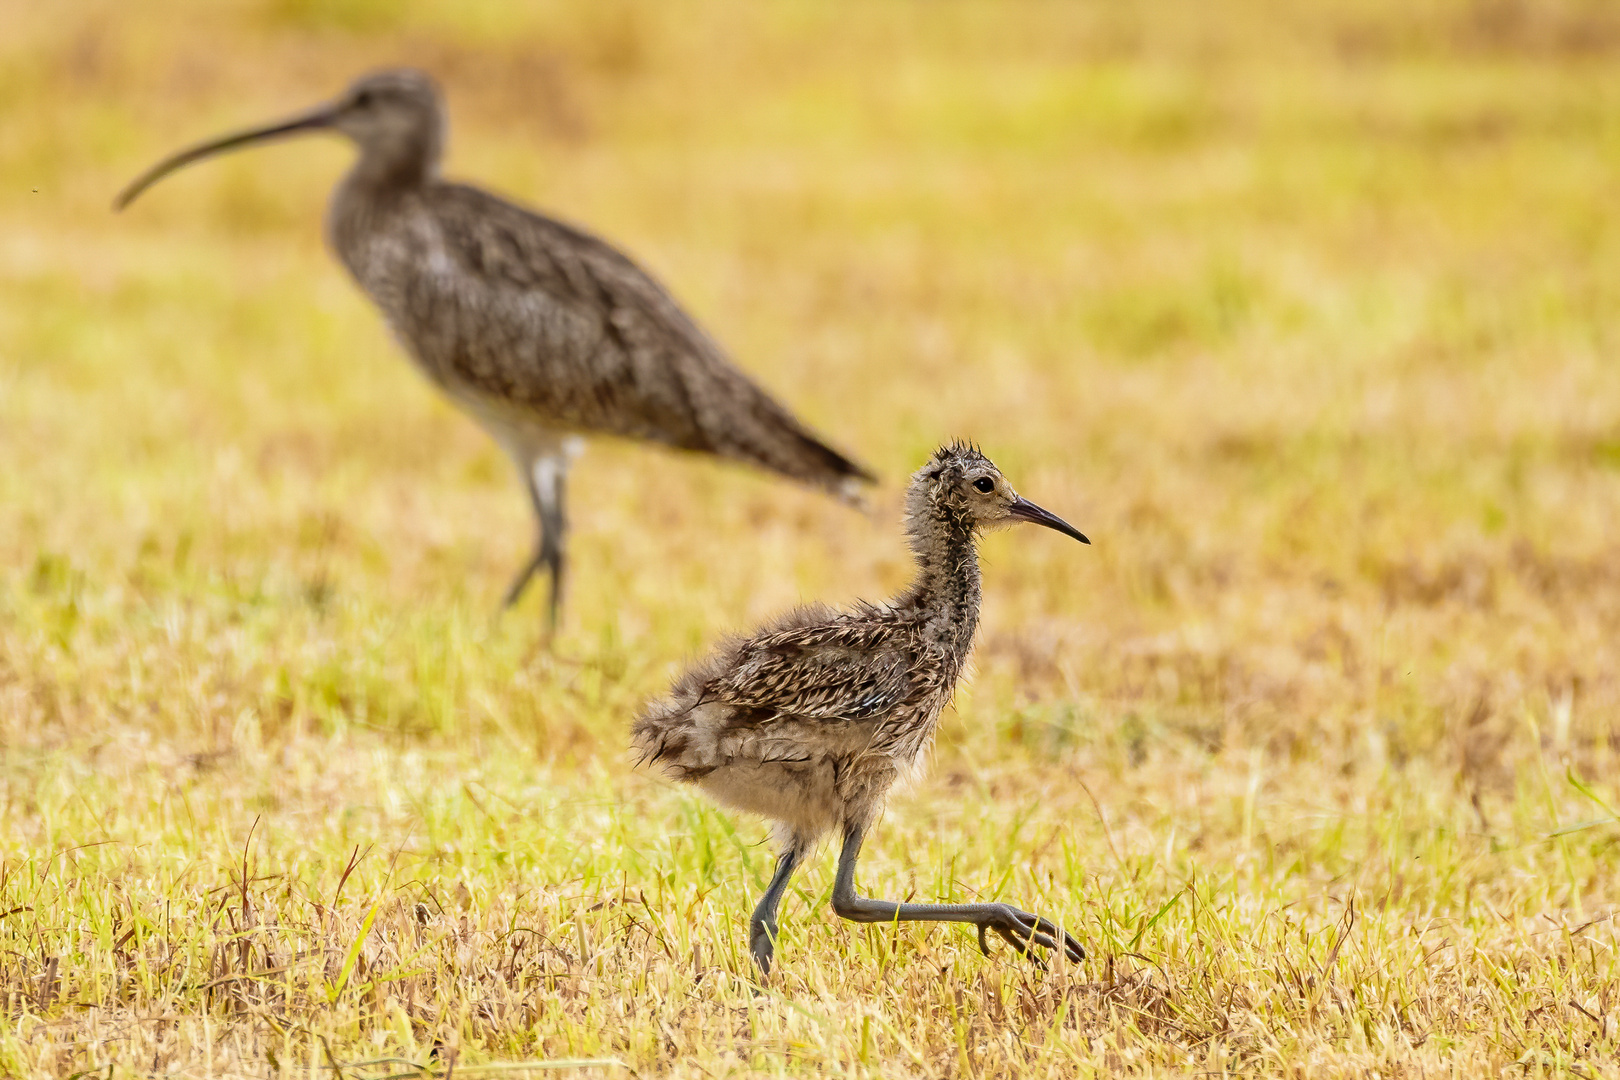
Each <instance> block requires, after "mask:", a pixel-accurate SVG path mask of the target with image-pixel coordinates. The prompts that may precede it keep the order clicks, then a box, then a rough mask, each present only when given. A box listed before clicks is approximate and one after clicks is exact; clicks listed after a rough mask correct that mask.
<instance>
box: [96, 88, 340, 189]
mask: <svg viewBox="0 0 1620 1080" xmlns="http://www.w3.org/2000/svg"><path fill="white" fill-rule="evenodd" d="M338 108H339V106H336V105H322V106H321V107H320V108H318V109H312V110H310V111H309V112H307V113H303V114H301V115H299V116H294V117H289V118H288V119H286V120H280V121H277V122H276V123H274V124H268V125H266V126H265V127H258V128H253V129H251V130H249V131H238V132H237V133H235V134H234V135H226V136H224V137H223V138H219V139H213V140H211V141H209V142H205V143H200V144H198V145H196V146H193V147H189V148H187V149H185V150H182V151H180V152H179V153H177V154H173V155H171V156H169V157H166V158H164V159H163V160H162V161H160V162H158V163H157V164H156V165H154V166H152V167H151V168H150V169H147V170H146V171H145V172H143V173H141V175H139V176H137V177H136V178H135V179H134V180H132V181H131V182H130V184H129V186H128V187H126V188H125V189H124V190H123V191H120V192H119V193H118V198H116V199H114V200H113V209H114V210H122V209H123V208H124V207H126V206H128V205H129V204H130V203H132V202H134V201H135V198H136V196H138V195H140V193H141V192H143V191H145V190H146V189H147V188H149V187H151V186H152V185H153V184H155V183H157V182H158V181H159V180H161V179H163V178H164V177H165V176H168V175H169V174H170V173H172V172H174V171H175V170H176V169H179V168H183V167H185V166H187V165H190V164H191V163H192V162H193V161H200V160H202V159H203V158H206V157H213V156H214V155H215V154H222V153H224V152H225V151H227V150H235V149H236V148H237V147H240V146H247V145H249V144H251V143H256V142H266V141H268V140H270V139H279V138H282V137H283V136H286V135H296V134H299V133H300V132H305V131H319V130H320V129H322V128H329V127H331V126H332V122H333V120H335V119H336V118H337V114H338Z"/></svg>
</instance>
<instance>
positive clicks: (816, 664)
mask: <svg viewBox="0 0 1620 1080" xmlns="http://www.w3.org/2000/svg"><path fill="white" fill-rule="evenodd" d="M916 667H917V663H916V657H915V655H914V654H913V653H912V651H911V650H910V649H909V648H908V647H907V643H906V642H905V640H904V639H903V635H902V634H900V633H899V632H898V629H897V628H896V627H895V626H894V625H893V624H892V623H872V622H865V621H861V622H857V621H850V622H834V623H823V624H821V625H814V626H800V627H790V628H787V629H783V630H778V631H775V632H772V633H768V634H764V635H761V636H760V637H757V638H754V639H753V640H751V641H749V642H747V643H745V644H744V645H743V646H742V647H741V648H740V649H739V650H738V652H737V654H736V657H735V659H734V661H733V663H732V664H731V665H730V666H729V667H728V668H727V669H726V671H725V672H724V673H723V674H722V675H720V676H719V677H717V678H715V679H714V680H713V681H711V682H710V683H709V685H708V686H707V687H705V692H704V697H705V698H708V699H714V700H719V701H722V702H725V703H726V704H728V705H732V706H735V707H737V708H738V709H741V710H745V711H747V712H749V713H752V714H753V715H755V716H757V717H759V718H760V719H762V720H763V719H768V717H770V716H775V715H788V716H795V717H802V718H805V719H814V720H866V719H871V718H874V717H879V716H883V715H885V714H887V713H889V712H892V711H893V710H894V709H895V708H896V707H897V706H899V705H901V704H903V703H905V702H906V701H907V700H909V699H911V698H912V697H914V696H915V694H916V692H917V691H918V690H919V689H920V686H919V680H918V679H917V677H916Z"/></svg>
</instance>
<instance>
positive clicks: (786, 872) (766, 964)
mask: <svg viewBox="0 0 1620 1080" xmlns="http://www.w3.org/2000/svg"><path fill="white" fill-rule="evenodd" d="M803 859H804V847H803V846H802V845H800V844H791V845H789V846H788V848H787V850H786V851H784V852H782V856H781V858H779V859H777V860H776V875H775V876H774V877H772V878H771V883H770V885H769V886H768V887H767V888H766V889H765V895H764V896H762V897H760V898H759V906H758V907H756V908H755V909H754V914H753V917H752V918H750V919H749V920H748V950H749V951H750V952H752V953H753V954H754V963H756V964H758V965H759V972H760V974H761V975H769V974H770V973H771V957H772V956H773V955H775V953H776V908H777V905H779V904H780V903H781V902H782V894H783V893H785V892H787V884H788V879H789V878H791V877H792V876H793V871H794V870H796V869H798V866H799V863H800V862H801V861H803Z"/></svg>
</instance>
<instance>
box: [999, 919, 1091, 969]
mask: <svg viewBox="0 0 1620 1080" xmlns="http://www.w3.org/2000/svg"><path fill="white" fill-rule="evenodd" d="M986 930H994V931H995V932H996V933H997V934H998V935H999V936H1000V937H1001V938H1002V939H1003V940H1005V941H1006V942H1007V944H1008V945H1011V946H1012V947H1013V950H1014V951H1016V952H1017V953H1018V955H1020V956H1027V957H1028V958H1029V959H1030V960H1031V961H1033V962H1034V963H1035V965H1036V966H1037V967H1039V968H1041V969H1042V970H1045V968H1046V963H1045V960H1044V959H1043V958H1042V957H1040V956H1038V955H1036V954H1035V952H1034V951H1033V949H1032V948H1031V946H1034V945H1039V946H1041V947H1042V948H1045V949H1054V950H1055V949H1057V948H1058V942H1059V941H1061V942H1062V943H1063V946H1062V947H1063V952H1064V955H1065V956H1067V957H1068V959H1069V961H1070V962H1071V963H1078V962H1079V961H1081V960H1084V959H1085V958H1086V950H1085V948H1084V947H1083V946H1082V945H1081V944H1080V942H1079V941H1077V940H1075V938H1074V935H1072V934H1070V933H1069V932H1068V931H1067V930H1064V929H1063V928H1062V927H1060V926H1058V925H1057V924H1056V923H1054V922H1052V920H1050V919H1046V918H1042V917H1041V916H1039V915H1033V914H1031V913H1030V912H1027V911H1022V910H1020V909H1018V908H1015V907H1012V906H1010V905H1009V906H1006V907H1004V908H1003V909H1002V910H1001V911H1000V912H999V913H998V915H997V916H996V917H992V918H989V919H986V920H985V921H984V922H981V923H979V949H980V951H981V952H983V953H984V955H986V956H989V955H990V949H989V942H988V941H987V940H986V936H985V931H986Z"/></svg>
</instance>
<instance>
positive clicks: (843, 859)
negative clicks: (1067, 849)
mask: <svg viewBox="0 0 1620 1080" xmlns="http://www.w3.org/2000/svg"><path fill="white" fill-rule="evenodd" d="M864 836H865V830H863V829H859V828H851V829H849V831H847V832H846V833H844V847H843V850H841V851H840V852H839V853H838V877H837V879H836V880H835V881H834V882H833V894H832V905H833V910H834V911H836V912H837V913H838V914H839V915H841V916H842V917H844V918H846V919H849V920H851V921H852V922H865V923H883V922H959V923H973V924H974V925H975V926H977V927H978V928H979V948H980V949H981V950H982V951H983V952H984V954H985V955H986V956H989V955H990V948H989V944H988V943H987V942H986V941H985V932H986V931H987V930H994V931H995V932H996V933H998V934H1000V935H1001V936H1002V937H1003V938H1005V939H1006V940H1007V944H1009V945H1011V946H1012V947H1013V948H1015V949H1017V950H1018V951H1019V952H1020V953H1023V954H1024V955H1026V956H1031V957H1032V958H1033V955H1032V954H1031V953H1030V946H1031V945H1040V946H1042V947H1043V948H1047V949H1055V948H1057V947H1058V942H1059V941H1062V942H1063V951H1064V953H1065V954H1066V955H1067V956H1068V958H1069V959H1070V960H1073V961H1079V960H1084V959H1085V958H1086V950H1085V949H1083V948H1081V947H1080V943H1079V942H1078V941H1076V940H1075V939H1074V937H1073V936H1072V935H1070V934H1069V933H1068V932H1067V931H1065V930H1063V929H1062V928H1061V927H1059V926H1058V925H1057V924H1056V923H1054V922H1052V921H1051V920H1050V919H1043V918H1041V917H1040V916H1039V915H1031V914H1030V913H1029V912H1027V911H1021V910H1020V909H1018V908H1015V907H1013V906H1012V905H1010V904H902V903H897V902H895V901H893V900H873V899H870V898H869V897H865V896H862V895H860V894H859V893H857V892H856V891H855V860H856V859H857V858H859V857H860V854H861V840H862V839H863V838H864Z"/></svg>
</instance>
